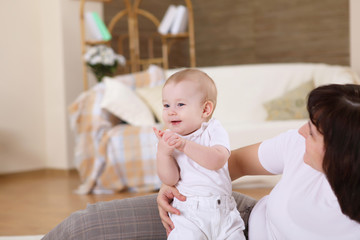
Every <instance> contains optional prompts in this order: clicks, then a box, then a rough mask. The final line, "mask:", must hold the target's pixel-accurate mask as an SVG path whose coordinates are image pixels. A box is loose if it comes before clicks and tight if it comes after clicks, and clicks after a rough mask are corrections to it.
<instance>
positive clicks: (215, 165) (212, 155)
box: [165, 131, 230, 170]
mask: <svg viewBox="0 0 360 240" xmlns="http://www.w3.org/2000/svg"><path fill="white" fill-rule="evenodd" d="M170 134H172V135H175V136H176V137H173V138H172V140H171V144H172V145H174V146H175V148H176V149H178V150H179V151H181V152H183V153H185V154H186V155H187V156H188V157H189V158H191V159H192V160H194V161H195V162H197V163H198V164H199V165H200V166H202V167H204V168H207V169H209V170H218V169H220V168H222V167H223V166H224V164H225V163H226V161H227V160H228V159H229V157H230V152H229V151H228V150H227V148H225V147H224V146H222V145H215V146H212V147H207V146H203V145H200V144H198V143H195V142H192V141H189V140H186V139H184V138H182V137H180V136H179V135H176V134H175V133H173V132H171V131H169V132H165V135H170Z"/></svg>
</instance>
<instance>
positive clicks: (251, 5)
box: [104, 0, 350, 67]
mask: <svg viewBox="0 0 360 240" xmlns="http://www.w3.org/2000/svg"><path fill="white" fill-rule="evenodd" d="M123 4H124V3H123V1H122V0H113V1H112V2H111V3H108V4H105V6H104V15H105V21H106V22H108V21H109V19H110V18H111V17H112V16H114V14H115V13H116V12H117V11H119V10H120V9H123ZM169 4H175V5H176V4H184V1H180V0H172V1H164V0H161V1H156V0H143V1H142V4H141V7H142V8H144V9H146V10H148V11H150V12H152V13H153V14H154V15H155V16H157V17H158V18H159V19H162V17H163V15H164V13H165V11H166V9H167V7H168V5H169ZM192 4H193V9H194V22H195V47H196V60H197V66H215V65H229V64H252V63H276V62H322V63H328V64H339V65H349V61H350V60H349V1H348V0H317V1H313V0H271V1H269V0H251V1H249V0H222V1H219V0H217V1H215V0H193V1H192ZM140 25H141V31H142V32H144V33H150V32H151V31H156V29H154V28H153V27H152V26H151V25H150V24H146V23H141V24H140ZM117 31H118V32H123V33H126V32H127V27H126V24H123V25H122V26H119V27H118V28H117ZM145 45H146V42H145V41H144V42H143V43H142V46H141V47H142V49H145V48H146V46H145ZM187 46H188V45H187V41H182V42H177V43H175V44H174V45H173V46H172V51H171V55H170V57H169V60H170V66H171V67H182V66H188V65H189V60H188V56H189V55H188V49H187ZM115 48H116V47H115ZM157 51H158V54H161V49H160V48H158V49H157ZM143 52H144V54H145V52H146V50H144V51H143ZM145 55H146V54H145Z"/></svg>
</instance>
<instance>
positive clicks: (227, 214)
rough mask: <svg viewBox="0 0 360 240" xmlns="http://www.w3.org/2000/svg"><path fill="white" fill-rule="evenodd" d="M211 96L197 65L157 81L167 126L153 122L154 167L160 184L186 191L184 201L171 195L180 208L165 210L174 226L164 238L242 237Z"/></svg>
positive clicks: (214, 92)
mask: <svg viewBox="0 0 360 240" xmlns="http://www.w3.org/2000/svg"><path fill="white" fill-rule="evenodd" d="M216 98H217V90H216V86H215V83H214V81H213V80H212V79H211V78H210V77H209V76H208V75H207V74H206V73H204V72H202V71H200V70H197V69H185V70H182V71H179V72H176V73H175V74H173V75H172V76H170V78H169V79H168V80H167V81H166V83H165V85H164V87H163V91H162V101H163V107H164V108H163V116H162V117H163V120H164V122H165V124H166V127H167V130H166V131H161V130H158V129H156V128H154V132H155V134H156V136H157V138H158V139H159V143H158V151H157V171H158V175H159V177H160V179H161V181H162V182H163V183H164V184H166V185H175V186H176V188H177V189H178V190H179V192H180V193H181V194H183V195H185V196H186V201H179V200H177V199H176V198H174V201H173V203H172V205H173V207H175V208H177V209H179V210H180V212H181V214H180V215H170V218H171V220H172V221H173V223H174V226H175V228H174V229H173V230H172V231H171V232H170V233H169V235H168V239H245V236H244V233H243V229H244V228H245V227H244V222H243V220H242V219H241V216H240V214H239V212H238V211H237V209H236V203H235V200H234V198H233V197H232V195H231V193H232V188H231V180H230V176H229V171H228V163H227V160H228V158H229V156H230V146H229V138H228V134H227V132H226V131H225V129H224V128H223V127H222V125H221V124H220V122H219V121H218V120H216V119H214V118H211V116H212V114H213V112H214V109H215V107H216Z"/></svg>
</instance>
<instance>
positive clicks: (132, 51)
mask: <svg viewBox="0 0 360 240" xmlns="http://www.w3.org/2000/svg"><path fill="white" fill-rule="evenodd" d="M111 1H112V0H81V1H80V28H81V54H82V56H81V59H82V63H83V85H84V90H87V89H88V87H89V86H88V77H87V65H86V62H85V60H84V59H83V56H84V54H85V53H86V50H87V46H95V45H98V44H105V45H108V46H111V42H110V41H89V40H87V39H86V37H85V31H86V30H85V20H84V14H85V4H86V2H103V3H108V2H111ZM184 1H185V4H186V7H187V10H188V27H187V32H185V33H180V34H166V35H162V34H159V33H158V32H155V33H154V34H155V35H156V36H158V37H160V38H161V45H162V46H161V49H162V57H161V58H155V57H154V54H153V52H151V50H152V49H153V46H152V44H153V42H152V39H151V38H150V39H149V40H148V45H149V49H150V51H149V58H147V59H141V58H140V40H139V36H140V35H139V27H138V23H139V22H138V16H143V17H145V18H146V19H148V20H150V21H151V22H152V23H153V24H154V25H155V27H156V29H157V28H158V26H159V25H160V21H159V19H158V18H157V17H155V16H154V15H153V14H152V13H150V12H149V11H146V10H144V9H141V8H140V4H141V2H142V0H134V1H130V0H124V3H125V9H122V10H120V11H118V12H117V13H116V14H115V16H114V17H112V19H111V21H110V22H109V24H108V26H107V28H108V30H109V32H110V33H111V34H112V36H116V33H115V32H114V27H115V25H116V23H118V22H119V21H120V20H122V19H123V18H125V17H127V19H126V20H127V25H128V34H127V36H119V39H118V48H119V49H120V52H118V53H119V54H122V53H121V51H122V49H123V46H122V40H123V39H124V38H125V37H127V38H128V39H129V58H130V59H127V66H128V67H129V72H137V71H140V70H142V69H145V68H146V67H147V66H148V65H150V64H157V65H161V66H162V67H163V68H164V69H168V68H169V62H168V58H169V54H170V49H171V45H172V44H173V43H174V42H175V41H177V40H181V39H186V38H188V40H189V57H190V67H195V66H196V58H195V35H194V16H193V8H192V3H191V0H184Z"/></svg>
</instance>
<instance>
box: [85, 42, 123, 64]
mask: <svg viewBox="0 0 360 240" xmlns="http://www.w3.org/2000/svg"><path fill="white" fill-rule="evenodd" d="M84 59H85V61H86V62H87V63H88V64H90V65H95V64H102V65H105V66H114V65H115V61H116V62H117V63H118V64H120V65H122V66H124V65H125V63H126V60H125V57H124V56H122V55H119V54H116V53H115V52H114V50H113V49H112V48H110V47H108V46H105V45H97V46H93V47H90V48H89V49H88V50H87V52H86V53H85V54H84Z"/></svg>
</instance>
